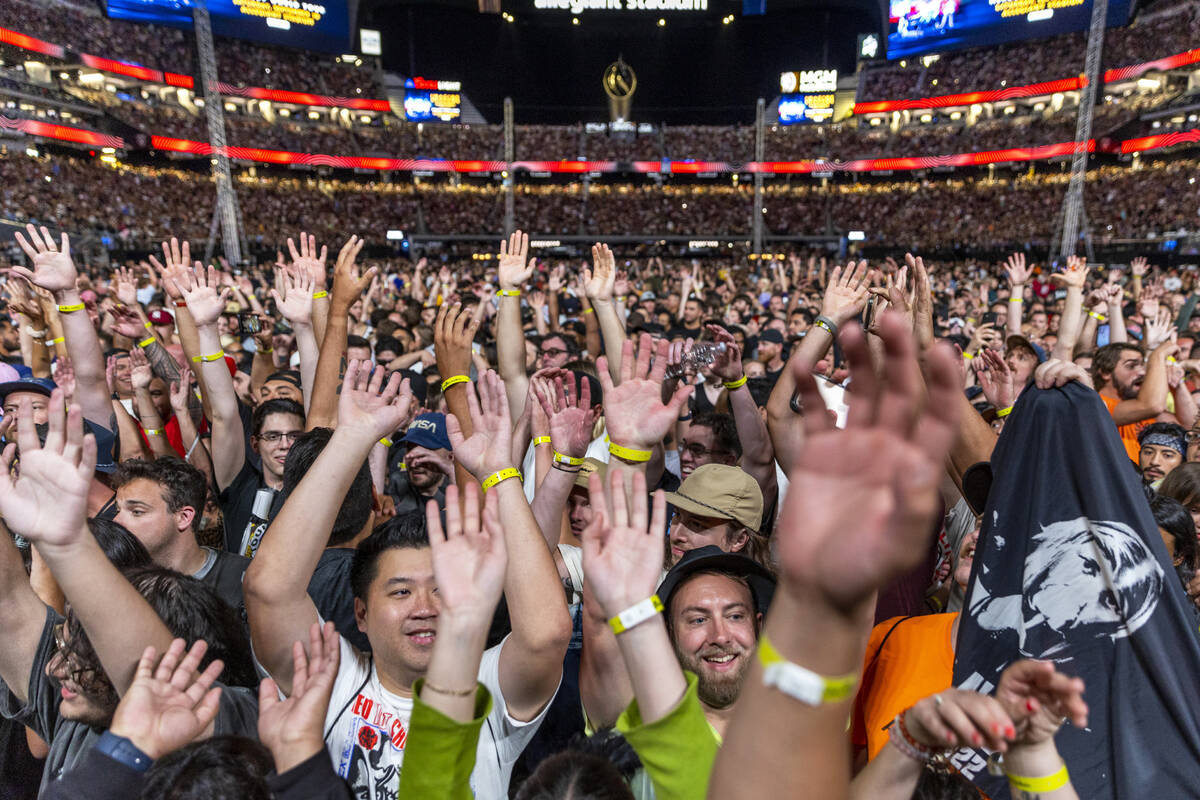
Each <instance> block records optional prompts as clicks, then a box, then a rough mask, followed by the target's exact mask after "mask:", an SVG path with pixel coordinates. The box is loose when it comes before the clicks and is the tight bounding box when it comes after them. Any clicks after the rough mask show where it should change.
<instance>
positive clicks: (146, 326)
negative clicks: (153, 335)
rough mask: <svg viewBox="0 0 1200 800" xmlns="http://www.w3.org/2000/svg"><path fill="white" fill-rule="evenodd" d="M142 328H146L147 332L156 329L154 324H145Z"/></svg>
mask: <svg viewBox="0 0 1200 800" xmlns="http://www.w3.org/2000/svg"><path fill="white" fill-rule="evenodd" d="M142 327H143V328H145V329H146V330H150V329H151V328H153V327H154V323H153V322H143V323H142Z"/></svg>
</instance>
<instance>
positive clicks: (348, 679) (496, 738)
mask: <svg viewBox="0 0 1200 800" xmlns="http://www.w3.org/2000/svg"><path fill="white" fill-rule="evenodd" d="M506 641H507V638H506V639H505V642H506ZM505 642H501V643H500V644H498V645H496V646H495V647H492V648H489V649H488V650H485V651H484V652H483V659H482V660H481V661H480V664H479V682H480V683H482V684H483V685H484V686H486V687H487V689H488V691H489V692H491V694H492V710H491V713H490V714H489V715H488V717H487V720H486V721H485V722H484V725H483V728H482V729H481V730H480V732H479V746H478V748H477V750H476V755H475V770H474V772H472V773H471V789H472V790H473V791H474V793H475V797H476V798H479V800H504V799H505V798H507V797H508V781H509V778H510V777H511V776H512V768H513V764H514V763H516V760H517V758H518V757H520V755H521V752H522V751H523V750H524V749H525V746H526V745H527V744H529V741H530V739H532V738H533V735H534V734H535V733H537V730H538V727H539V726H540V725H541V724H542V719H543V718H544V717H545V716H546V711H547V709H549V707H550V702H549V701H547V703H546V705H545V706H543V707H542V710H541V712H539V713H538V715H537V716H536V717H535V718H534V719H532V720H530V721H529V722H521V721H519V720H516V719H513V718H512V717H510V716H509V715H508V707H507V705H506V704H505V702H504V694H503V692H502V691H501V690H500V650H501V649H502V648H503V647H504V644H505ZM341 650H342V660H341V665H340V667H339V668H338V675H337V680H336V681H335V682H334V685H333V696H332V697H331V698H330V700H329V711H328V712H327V713H326V717H325V731H326V733H325V746H326V748H328V750H329V754H330V756H331V757H332V759H333V768H334V770H336V771H337V773H338V774H339V775H341V776H342V777H343V778H345V779H346V780H347V781H348V782H349V783H350V785H351V786H352V787H353V789H354V795H355V797H357V798H361V800H395V798H396V795H397V793H398V791H399V788H400V768H401V766H402V765H403V763H404V750H405V746H406V744H407V743H408V732H409V721H410V720H411V719H412V708H413V701H412V698H411V697H401V696H399V695H396V694H393V693H391V692H389V691H387V690H386V689H384V688H383V686H382V685H381V684H380V683H379V674H378V672H377V671H376V669H375V665H374V661H373V660H372V658H371V656H370V655H368V654H365V653H362V652H360V651H359V650H357V649H356V648H355V647H354V646H353V645H351V644H350V643H349V642H348V641H346V639H345V638H342V639H341Z"/></svg>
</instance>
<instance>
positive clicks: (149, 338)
mask: <svg viewBox="0 0 1200 800" xmlns="http://www.w3.org/2000/svg"><path fill="white" fill-rule="evenodd" d="M157 341H158V340H157V339H155V338H154V337H153V336H147V337H146V338H145V339H142V340H141V341H140V342H138V347H149V346H150V345H152V344H154V343H155V342H157Z"/></svg>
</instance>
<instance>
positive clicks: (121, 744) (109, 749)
mask: <svg viewBox="0 0 1200 800" xmlns="http://www.w3.org/2000/svg"><path fill="white" fill-rule="evenodd" d="M96 750H97V751H98V752H101V753H103V754H104V755H106V756H108V757H109V758H111V759H112V760H113V761H117V762H119V763H121V764H124V765H125V766H127V767H129V768H130V769H132V770H136V771H138V772H145V771H146V770H148V769H150V767H151V766H152V765H153V764H154V759H153V758H151V757H150V756H148V755H146V754H145V753H143V752H142V751H141V750H139V749H138V748H137V747H135V746H134V744H133V742H131V741H129V740H128V739H126V738H125V737H124V736H117V735H116V734H115V733H113V732H112V731H105V732H104V733H102V734H100V739H99V740H98V741H97V742H96Z"/></svg>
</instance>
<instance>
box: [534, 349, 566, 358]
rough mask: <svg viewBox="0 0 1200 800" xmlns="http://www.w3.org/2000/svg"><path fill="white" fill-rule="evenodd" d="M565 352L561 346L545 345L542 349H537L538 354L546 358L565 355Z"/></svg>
mask: <svg viewBox="0 0 1200 800" xmlns="http://www.w3.org/2000/svg"><path fill="white" fill-rule="evenodd" d="M566 352H567V351H566V350H563V349H562V348H561V347H547V348H546V349H544V350H538V355H539V356H544V357H546V358H558V357H559V356H561V355H565V354H566Z"/></svg>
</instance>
